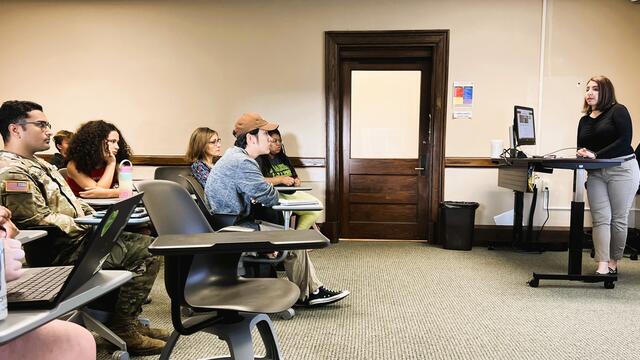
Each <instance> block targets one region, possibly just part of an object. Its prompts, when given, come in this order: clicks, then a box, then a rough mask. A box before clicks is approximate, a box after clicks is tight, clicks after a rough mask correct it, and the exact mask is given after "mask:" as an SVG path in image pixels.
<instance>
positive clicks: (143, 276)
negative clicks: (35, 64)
mask: <svg viewBox="0 0 640 360" xmlns="http://www.w3.org/2000/svg"><path fill="white" fill-rule="evenodd" d="M0 133H1V134H2V138H3V140H4V143H5V150H4V151H0V197H1V202H2V205H4V206H6V207H7V208H9V209H10V210H11V212H12V214H13V216H12V219H13V220H14V222H15V223H16V225H17V226H18V227H20V228H22V229H27V228H29V227H32V226H40V225H50V226H55V227H57V228H58V229H60V232H59V233H60V234H61V235H60V236H57V237H55V238H54V239H51V241H53V251H54V252H55V253H54V259H55V260H54V262H53V264H52V265H71V264H74V263H75V262H76V260H77V258H78V255H79V253H80V250H81V249H82V246H83V243H84V240H85V238H86V237H87V236H89V233H90V230H91V227H90V226H87V225H80V224H76V222H75V221H74V218H76V217H80V216H84V215H86V214H91V213H93V212H94V210H93V209H92V208H91V207H90V206H89V205H87V204H86V203H85V202H84V201H82V200H80V199H78V198H76V197H75V196H74V195H73V192H72V191H71V189H70V188H69V186H68V185H67V183H66V181H65V180H64V178H63V177H62V176H61V175H60V173H59V172H58V171H57V170H56V168H55V167H54V166H52V165H50V164H49V163H47V162H46V161H44V160H42V159H39V158H37V157H36V156H34V154H35V153H36V152H38V151H44V150H47V149H48V148H49V142H50V139H51V135H52V132H51V124H50V123H49V122H48V121H47V118H46V116H45V115H44V113H43V112H42V107H41V106H40V105H38V104H35V103H32V102H26V101H7V102H5V103H4V104H2V106H1V107H0ZM152 241H153V238H151V237H149V236H146V235H142V234H133V233H127V232H123V233H122V235H121V236H120V237H119V238H118V240H117V242H116V245H115V246H114V248H113V249H112V251H111V254H110V255H109V257H108V258H107V260H106V261H105V262H104V264H103V266H102V268H103V269H124V270H129V271H131V272H133V278H132V280H131V281H129V282H127V283H126V284H125V285H123V286H122V287H121V289H120V294H119V297H118V299H117V301H116V303H115V308H114V315H113V317H112V320H111V321H110V323H109V324H108V325H109V327H110V328H111V330H112V331H113V332H114V333H116V334H117V335H118V336H120V337H121V338H122V339H123V340H124V341H125V342H126V343H127V349H128V351H129V352H131V353H132V354H137V355H151V354H159V353H160V352H161V351H162V348H163V347H164V345H165V341H166V339H167V338H168V336H169V333H168V332H167V331H165V330H161V329H153V328H147V327H145V326H142V325H140V324H139V322H138V321H137V316H138V315H139V314H140V312H141V311H142V303H143V302H144V300H145V299H146V298H147V296H148V294H149V292H150V291H151V287H152V286H153V282H154V281H155V279H156V276H157V274H158V269H159V267H160V263H159V259H158V258H156V257H154V256H152V255H151V254H150V253H149V251H148V246H149V244H150V243H151V242H152Z"/></svg>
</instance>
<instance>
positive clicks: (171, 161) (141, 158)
mask: <svg viewBox="0 0 640 360" xmlns="http://www.w3.org/2000/svg"><path fill="white" fill-rule="evenodd" d="M38 157H40V158H42V159H44V160H46V161H51V159H52V158H53V154H38ZM289 159H290V160H291V164H293V166H295V167H299V168H303V167H325V159H324V158H322V157H291V158H289ZM216 160H217V159H216ZM131 161H132V162H133V164H134V165H144V166H181V165H191V163H190V162H188V161H187V160H186V159H185V158H184V156H182V155H133V156H132V157H131ZM214 162H215V160H214Z"/></svg>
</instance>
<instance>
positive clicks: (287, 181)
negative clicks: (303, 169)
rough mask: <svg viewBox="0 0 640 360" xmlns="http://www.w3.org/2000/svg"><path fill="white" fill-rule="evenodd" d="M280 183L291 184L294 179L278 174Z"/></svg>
mask: <svg viewBox="0 0 640 360" xmlns="http://www.w3.org/2000/svg"><path fill="white" fill-rule="evenodd" d="M278 179H279V182H280V184H283V185H286V186H291V185H293V183H294V182H295V180H294V179H293V178H292V177H291V176H278Z"/></svg>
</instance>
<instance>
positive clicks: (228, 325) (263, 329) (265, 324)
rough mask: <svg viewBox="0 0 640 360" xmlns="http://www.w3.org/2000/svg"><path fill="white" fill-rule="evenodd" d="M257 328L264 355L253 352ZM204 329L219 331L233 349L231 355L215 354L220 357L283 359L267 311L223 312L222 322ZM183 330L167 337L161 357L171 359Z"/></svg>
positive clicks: (237, 359) (222, 338) (222, 358)
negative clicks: (256, 312)
mask: <svg viewBox="0 0 640 360" xmlns="http://www.w3.org/2000/svg"><path fill="white" fill-rule="evenodd" d="M254 327H257V328H258V332H259V333H260V337H261V338H262V342H263V343H264V347H265V349H266V354H265V356H264V357H256V356H255V353H254V352H253V340H252V338H251V331H252V330H253V328H254ZM204 331H206V332H208V333H211V334H213V335H216V336H217V337H218V338H220V339H221V340H224V341H225V342H226V343H227V345H228V346H229V350H230V351H231V355H230V356H221V357H213V358H209V359H212V360H213V359H217V360H254V359H264V360H280V359H282V355H281V351H280V345H279V343H278V337H277V336H276V333H275V331H274V328H273V323H272V322H271V319H270V318H269V316H267V315H266V314H248V313H233V314H230V315H226V316H224V317H223V318H222V319H221V320H220V321H219V322H217V323H216V324H213V325H212V326H211V327H209V328H206V329H204ZM179 337H180V334H179V333H178V332H177V331H174V332H173V333H172V334H171V337H170V338H169V340H168V341H167V345H166V346H165V348H164V349H163V351H162V354H160V360H168V359H169V356H170V355H171V353H172V352H173V348H174V347H175V345H176V342H177V341H178V338H179Z"/></svg>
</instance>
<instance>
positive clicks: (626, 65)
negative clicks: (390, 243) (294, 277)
mask: <svg viewBox="0 0 640 360" xmlns="http://www.w3.org/2000/svg"><path fill="white" fill-rule="evenodd" d="M543 4H544V2H543V0H487V1H481V2H478V1H475V0H457V1H440V0H406V1H402V2H396V1H387V0H349V1H340V0H325V1H294V0H243V1H231V0H220V1H195V0H192V1H142V0H139V1H126V2H125V1H108V0H86V1H71V0H69V1H64V0H61V1H56V2H48V1H17V0H14V1H2V2H0V34H2V44H3V46H2V56H0V100H7V99H31V100H34V101H37V102H40V103H42V104H43V105H44V106H45V111H46V113H47V115H48V116H49V118H50V120H51V121H52V122H53V124H54V127H55V128H56V129H61V128H67V129H74V128H76V127H77V126H78V125H79V124H80V123H82V122H84V121H87V120H91V119H97V118H102V119H105V120H107V121H111V122H114V123H116V124H117V125H118V126H119V127H120V128H121V129H122V131H123V132H124V134H125V136H126V137H127V139H128V141H129V142H130V143H131V145H132V147H133V149H134V151H135V153H137V154H145V155H160V154H175V155H177V154H181V153H183V152H184V151H185V148H186V142H187V139H188V136H189V134H190V133H191V131H192V130H193V128H195V127H197V126H209V127H212V128H214V129H216V130H218V131H219V132H220V134H221V137H222V139H223V146H224V147H226V146H230V145H231V143H232V140H233V139H232V135H231V127H232V124H233V122H234V121H235V119H236V118H237V117H238V116H239V115H240V114H241V113H243V112H246V111H257V112H260V113H262V114H263V115H264V116H265V117H266V118H267V119H269V120H272V121H276V122H279V123H280V124H281V129H282V130H283V131H284V140H285V142H286V143H287V149H288V153H289V154H290V155H293V156H302V157H323V156H325V103H324V31H329V30H405V29H449V30H450V34H451V44H450V56H449V81H450V83H451V84H452V83H453V81H459V80H464V81H473V82H474V84H475V86H476V87H475V99H474V101H475V103H474V107H473V119H471V120H453V119H451V116H450V114H451V110H452V106H451V94H449V101H448V105H447V109H448V112H449V116H448V118H449V120H448V123H447V137H446V155H447V156H448V157H455V156H465V157H466V156H472V157H477V156H480V157H484V156H488V155H489V141H490V140H491V139H504V140H505V141H506V140H507V131H506V129H507V126H508V125H509V123H510V122H511V119H512V111H513V110H512V106H513V105H514V104H522V105H530V106H533V107H534V108H535V109H536V114H537V115H538V118H537V120H538V127H539V129H538V139H539V146H538V147H537V149H533V151H535V152H537V153H543V152H546V151H551V150H553V149H557V148H560V147H565V146H573V145H574V143H575V131H576V124H577V119H578V117H579V115H580V114H579V109H580V103H581V98H582V90H581V87H580V86H576V84H577V82H578V81H584V80H586V79H588V78H589V77H590V76H592V75H594V74H606V75H609V76H610V77H611V78H612V80H613V81H614V84H615V85H616V87H617V90H618V94H619V97H620V100H621V102H622V103H624V104H625V105H627V106H628V107H629V109H630V111H631V114H632V116H633V117H634V118H635V119H638V117H639V116H640V92H638V91H637V84H638V83H640V82H639V80H640V74H639V72H638V71H637V65H636V62H637V59H638V58H640V47H638V46H637V45H636V44H637V41H638V39H639V38H640V36H639V35H640V6H639V5H633V4H631V3H630V2H629V1H628V0H609V1H600V0H549V1H548V3H547V4H548V12H547V18H546V21H547V22H546V27H545V31H546V36H545V37H544V38H542V37H541V33H542V28H541V23H542V18H543V16H542V15H543ZM603 24H606V26H605V25H603ZM541 42H543V44H544V47H543V49H544V63H543V64H544V72H543V74H542V75H543V76H542V80H543V81H542V87H540V72H539V70H540V61H539V60H540V44H541ZM450 88H451V87H450ZM449 91H451V90H449ZM539 99H541V100H542V101H541V105H542V106H541V107H540V106H539V105H540V102H539ZM635 138H636V139H638V136H636V137H635ZM319 171H320V172H319ZM309 172H310V173H313V174H314V175H309V178H307V179H305V180H307V181H310V182H314V183H318V184H319V186H318V188H322V189H323V188H324V187H323V186H322V185H324V183H323V182H324V175H323V173H324V172H323V171H322V170H319V169H310V170H309ZM496 174H497V173H496V170H477V169H462V170H461V169H447V171H446V178H445V199H447V200H454V199H461V200H476V199H479V200H481V202H482V207H481V209H482V211H479V212H478V218H477V222H478V223H481V224H488V223H491V222H492V220H491V219H492V217H493V215H495V214H497V213H499V212H501V211H503V210H504V209H505V207H508V204H509V203H510V201H511V196H510V193H509V192H508V191H504V190H500V189H497V187H496V182H495V178H496V176H497V175H496ZM304 176H307V175H304ZM567 176H568V175H566V174H560V172H558V174H554V175H553V176H552V177H550V178H551V181H552V184H553V185H552V186H553V189H552V194H553V195H552V199H551V205H552V206H565V205H566V204H568V203H567V201H568V199H570V190H569V188H568V186H566V185H565V184H567V183H568V181H567V180H566V179H565V177H567ZM468 179H473V183H472V185H470V184H469V181H468ZM465 180H466V181H465ZM472 189H473V190H472ZM320 193H321V194H322V192H320ZM566 213H567V212H565V211H563V210H554V211H553V213H552V217H551V220H550V223H551V224H564V225H566V224H568V221H567V220H566V219H568V217H566V216H565V214H566Z"/></svg>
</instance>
